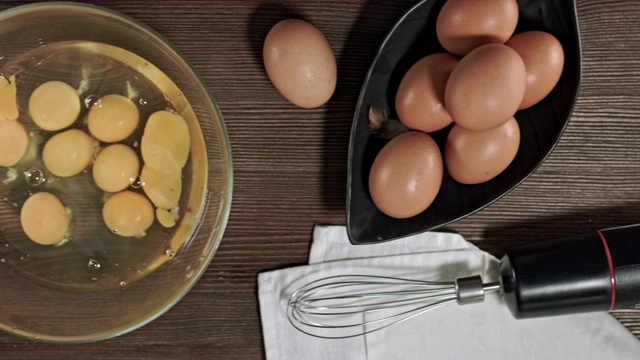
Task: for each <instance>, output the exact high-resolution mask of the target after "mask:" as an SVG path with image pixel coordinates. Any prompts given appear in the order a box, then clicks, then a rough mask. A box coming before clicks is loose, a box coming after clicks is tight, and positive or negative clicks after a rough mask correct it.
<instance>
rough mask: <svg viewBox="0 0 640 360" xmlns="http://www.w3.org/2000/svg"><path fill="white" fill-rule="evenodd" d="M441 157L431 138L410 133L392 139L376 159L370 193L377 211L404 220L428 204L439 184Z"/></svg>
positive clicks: (413, 132)
mask: <svg viewBox="0 0 640 360" xmlns="http://www.w3.org/2000/svg"><path fill="white" fill-rule="evenodd" d="M442 173H443V165H442V155H441V153H440V149H439V148H438V145H437V144H436V142H435V141H434V140H433V139H432V138H431V136H429V135H427V134H425V133H423V132H421V131H409V132H405V133H403V134H400V135H398V136H396V137H394V138H393V139H391V140H390V141H389V142H388V143H387V144H386V145H385V146H384V147H383V148H382V150H380V152H379V153H378V155H377V156H376V158H375V160H374V162H373V165H372V166H371V173H370V174H369V191H370V193H371V198H372V199H373V202H374V203H375V205H376V206H377V207H378V209H379V210H380V211H382V212H383V213H385V214H386V215H389V216H391V217H394V218H398V219H403V218H408V217H412V216H414V215H418V214H420V213H421V212H423V211H424V210H425V209H427V208H428V207H429V205H431V203H432V202H433V200H434V199H435V198H436V195H437V194H438V191H439V190H440V185H442Z"/></svg>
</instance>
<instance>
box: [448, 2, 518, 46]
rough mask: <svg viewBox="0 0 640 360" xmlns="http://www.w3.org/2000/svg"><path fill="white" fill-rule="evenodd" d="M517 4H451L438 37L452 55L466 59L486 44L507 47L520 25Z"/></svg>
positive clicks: (449, 3)
mask: <svg viewBox="0 0 640 360" xmlns="http://www.w3.org/2000/svg"><path fill="white" fill-rule="evenodd" d="M518 18H519V10H518V2H517V1H516V0H447V1H446V2H445V3H444V5H443V6H442V9H441V10H440V13H438V18H437V19H436V35H437V37H438V40H439V41H440V44H441V45H442V46H443V47H444V48H445V49H446V50H447V51H449V52H450V53H453V54H457V55H466V54H468V53H469V52H470V51H471V50H473V49H475V48H477V47H478V46H481V45H484V44H494V43H495V44H504V43H505V42H506V41H507V39H509V37H511V35H512V34H513V32H514V31H515V29H516V25H517V24H518Z"/></svg>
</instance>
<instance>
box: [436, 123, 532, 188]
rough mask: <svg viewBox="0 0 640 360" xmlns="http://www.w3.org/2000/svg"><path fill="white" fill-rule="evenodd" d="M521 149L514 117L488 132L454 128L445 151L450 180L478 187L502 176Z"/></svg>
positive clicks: (458, 126)
mask: <svg viewBox="0 0 640 360" xmlns="http://www.w3.org/2000/svg"><path fill="white" fill-rule="evenodd" d="M519 146H520V127H519V126H518V122H517V121H516V119H515V118H511V119H509V121H507V122H506V123H504V124H502V125H501V126H499V127H497V128H495V129H492V130H488V131H472V130H468V129H465V128H463V127H462V126H460V125H457V124H456V125H454V126H453V127H452V128H451V131H450V132H449V135H448V137H447V142H446V145H445V149H444V161H445V164H446V168H447V171H448V172H449V174H450V175H451V177H452V178H453V179H454V180H456V181H457V182H459V183H462V184H480V183H483V182H485V181H489V180H491V179H493V178H495V177H496V176H498V175H499V174H500V173H502V172H503V171H504V170H505V169H506V168H507V167H508V166H509V164H511V162H512V161H513V159H514V158H515V157H516V154H517V153H518V148H519Z"/></svg>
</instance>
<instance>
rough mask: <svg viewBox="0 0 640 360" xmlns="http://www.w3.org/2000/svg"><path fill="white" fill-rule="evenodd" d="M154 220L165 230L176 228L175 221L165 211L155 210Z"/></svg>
mask: <svg viewBox="0 0 640 360" xmlns="http://www.w3.org/2000/svg"><path fill="white" fill-rule="evenodd" d="M156 219H158V222H159V223H160V225H162V226H164V227H166V228H172V227H174V226H176V219H175V218H174V217H173V215H171V213H170V212H169V211H167V210H165V209H156Z"/></svg>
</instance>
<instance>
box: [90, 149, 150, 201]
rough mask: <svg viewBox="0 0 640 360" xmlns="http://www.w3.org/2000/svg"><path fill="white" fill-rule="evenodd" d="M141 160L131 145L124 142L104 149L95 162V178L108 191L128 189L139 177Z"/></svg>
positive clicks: (100, 186)
mask: <svg viewBox="0 0 640 360" xmlns="http://www.w3.org/2000/svg"><path fill="white" fill-rule="evenodd" d="M139 171H140V161H139V160H138V156H137V155H136V153H135V152H134V151H133V149H131V148H130V147H128V146H126V145H122V144H114V145H109V146H107V147H106V148H104V149H102V150H101V151H100V152H99V153H98V156H96V159H95V161H94V162H93V171H92V174H93V180H94V181H95V183H96V185H98V187H99V188H100V189H102V190H104V191H107V192H118V191H120V190H124V189H126V188H127V187H128V186H129V185H130V184H131V183H132V182H133V181H135V179H136V178H137V177H138V173H139Z"/></svg>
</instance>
